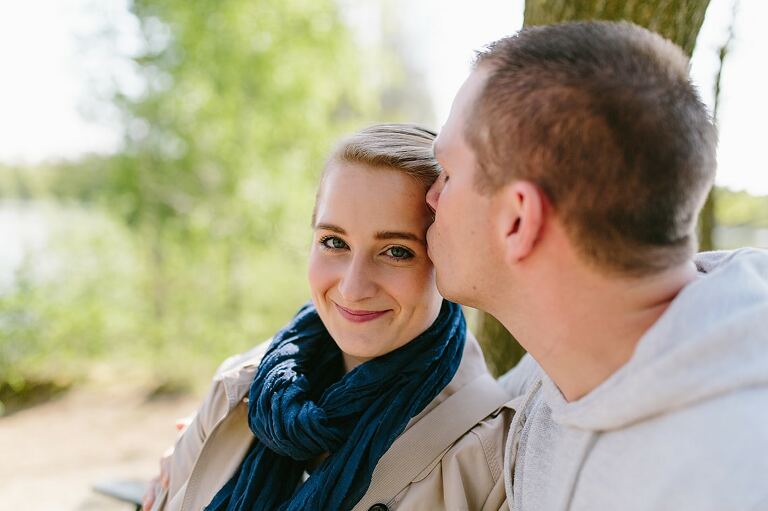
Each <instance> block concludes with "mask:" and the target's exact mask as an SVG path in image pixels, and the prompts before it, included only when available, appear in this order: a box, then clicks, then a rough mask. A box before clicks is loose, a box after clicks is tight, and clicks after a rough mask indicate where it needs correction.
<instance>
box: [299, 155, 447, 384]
mask: <svg viewBox="0 0 768 511" xmlns="http://www.w3.org/2000/svg"><path fill="white" fill-rule="evenodd" d="M425 193H426V190H425V189H424V187H423V186H422V185H421V184H419V182H418V181H416V180H415V179H414V178H412V177H410V176H407V175H406V174H404V173H403V172H401V171H398V170H389V169H386V168H371V167H369V166H367V165H364V164H359V163H345V162H332V163H331V164H330V165H329V167H328V169H327V170H326V174H325V178H324V180H323V183H322V189H321V191H320V195H319V198H318V203H317V207H316V210H315V225H314V240H313V244H312V249H311V251H310V258H309V285H310V288H311V291H312V300H313V301H314V303H315V306H316V307H317V310H318V313H319V314H320V318H321V319H322V320H323V323H324V324H325V326H326V328H327V329H328V331H329V332H330V334H331V336H332V337H333V339H334V340H335V341H336V343H337V344H338V345H339V348H341V351H342V352H343V353H344V362H345V365H346V368H347V370H350V369H352V368H353V367H355V366H357V365H359V364H361V363H362V362H365V361H366V360H370V359H372V358H375V357H378V356H381V355H384V354H386V353H389V352H390V351H393V350H395V349H397V348H399V347H400V346H403V345H404V344H407V343H408V342H409V341H411V340H412V339H414V338H415V337H416V336H417V335H419V334H420V333H422V332H423V331H424V330H426V329H427V328H428V327H429V326H430V325H431V324H432V323H433V322H434V320H435V319H436V318H437V315H438V313H439V311H440V305H441V302H442V298H441V297H440V295H439V294H438V292H437V287H436V285H435V273H434V269H433V267H432V262H431V261H430V260H429V258H428V257H427V246H426V232H427V228H428V227H429V224H430V222H431V219H432V216H431V212H430V211H429V209H428V208H427V205H426V202H425V200H424V197H425Z"/></svg>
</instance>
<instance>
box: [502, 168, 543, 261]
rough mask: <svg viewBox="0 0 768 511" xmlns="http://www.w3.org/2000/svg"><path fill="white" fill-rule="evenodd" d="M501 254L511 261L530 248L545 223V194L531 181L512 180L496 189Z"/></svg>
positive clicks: (522, 256) (519, 258) (521, 258)
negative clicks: (502, 250) (501, 242)
mask: <svg viewBox="0 0 768 511" xmlns="http://www.w3.org/2000/svg"><path fill="white" fill-rule="evenodd" d="M498 193H499V194H500V196H499V197H497V200H499V201H500V203H499V207H500V215H501V218H502V222H503V223H502V226H501V227H502V229H503V231H502V234H503V236H504V241H503V247H504V252H505V254H504V256H505V259H506V260H507V262H508V263H510V264H514V263H517V262H519V261H521V260H523V259H525V258H526V257H527V256H528V255H529V254H530V253H531V251H533V249H534V246H535V245H536V241H537V240H538V238H539V235H540V234H541V230H542V228H543V226H544V207H545V198H544V194H543V192H542V191H541V190H540V189H539V187H538V186H536V185H535V184H533V183H531V182H530V181H513V182H512V183H509V184H508V185H506V186H505V187H504V188H503V189H502V190H500V191H499V192H498Z"/></svg>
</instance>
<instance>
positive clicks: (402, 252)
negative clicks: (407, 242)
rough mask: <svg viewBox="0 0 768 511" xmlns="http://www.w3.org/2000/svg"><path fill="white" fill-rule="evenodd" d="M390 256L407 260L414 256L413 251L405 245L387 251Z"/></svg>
mask: <svg viewBox="0 0 768 511" xmlns="http://www.w3.org/2000/svg"><path fill="white" fill-rule="evenodd" d="M385 254H387V255H388V256H389V257H391V258H393V259H399V260H405V259H410V258H412V257H413V252H411V251H410V250H408V249H407V248H404V247H392V248H389V249H387V251H386V252H385Z"/></svg>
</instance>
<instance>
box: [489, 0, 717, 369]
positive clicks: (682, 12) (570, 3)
mask: <svg viewBox="0 0 768 511" xmlns="http://www.w3.org/2000/svg"><path fill="white" fill-rule="evenodd" d="M708 5H709V0H526V2H525V16H524V25H525V26H531V25H546V24H551V23H560V22H563V21H578V20H609V21H618V20H627V21H631V22H633V23H635V24H637V25H640V26H642V27H646V28H648V29H650V30H653V31H654V32H658V33H659V34H661V35H663V36H664V37H666V38H667V39H669V40H670V41H672V42H674V43H675V44H677V45H679V46H680V47H681V48H682V49H683V50H684V51H685V53H686V54H687V55H688V56H689V57H690V56H691V55H692V54H693V48H694V46H695V45H696V37H697V36H698V34H699V30H700V29H701V25H702V23H704V15H705V14H706V11H707V6H708ZM710 195H711V194H710ZM707 202H708V203H710V206H711V205H712V202H711V199H708V201H707ZM712 224H714V222H712ZM709 229H710V231H709V232H710V239H711V227H710V228H709ZM702 246H703V244H702ZM476 325H477V327H476V329H475V330H476V335H477V338H478V340H479V341H480V344H481V346H482V347H483V353H484V354H485V359H486V362H487V363H488V368H489V369H490V370H491V372H492V373H493V374H495V375H497V376H498V375H500V374H503V373H504V372H506V371H507V370H509V369H510V368H511V367H513V366H514V365H515V364H516V363H517V362H518V360H520V358H521V357H522V356H523V354H524V353H525V350H524V349H523V348H522V347H521V346H520V344H519V343H518V342H517V341H516V340H515V339H514V337H512V335H511V334H510V333H509V332H508V331H507V330H506V329H505V328H504V327H503V326H502V325H501V323H499V321H498V320H496V319H495V318H494V317H492V316H490V315H489V314H487V313H484V312H480V311H478V317H477V318H476Z"/></svg>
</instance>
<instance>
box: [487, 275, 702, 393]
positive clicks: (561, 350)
mask: <svg viewBox="0 0 768 511" xmlns="http://www.w3.org/2000/svg"><path fill="white" fill-rule="evenodd" d="M546 273H548V274H545V275H542V276H541V278H540V279H538V282H537V283H536V284H535V288H533V289H531V291H530V292H528V293H525V295H526V296H524V297H523V300H520V299H512V301H511V302H507V303H515V304H516V305H515V306H514V307H510V308H508V309H507V310H505V311H501V312H500V313H499V314H498V315H497V317H498V318H499V320H500V321H501V322H502V323H503V324H504V325H505V326H506V327H507V328H508V329H509V330H510V331H511V332H513V333H514V334H515V335H516V337H517V338H518V340H519V341H520V342H521V344H522V345H523V347H525V348H526V350H528V352H529V353H531V355H532V356H533V358H534V359H536V361H537V362H538V363H539V365H541V367H542V369H543V370H544V371H545V372H546V373H547V374H548V375H549V377H550V378H552V380H553V381H554V382H555V384H556V385H557V386H558V388H559V389H560V391H561V392H562V393H563V396H564V397H565V398H566V399H567V400H568V401H575V400H577V399H579V398H581V397H583V396H585V395H586V394H588V393H589V392H590V391H592V390H593V389H594V388H595V387H597V386H598V385H600V384H601V383H602V382H603V381H605V380H606V379H608V378H609V377H610V376H611V375H612V374H613V373H615V372H616V371H617V370H618V369H619V368H620V367H622V366H623V365H624V364H626V363H627V362H628V361H629V359H630V358H631V357H632V354H633V353H634V351H635V347H636V346H637V343H638V341H639V340H640V338H641V337H642V336H643V334H645V332H646V331H647V330H648V329H649V328H650V327H651V326H653V324H654V323H655V322H656V321H657V320H658V319H659V318H660V317H661V315H662V314H663V313H664V311H665V310H666V309H667V307H668V306H669V305H670V303H671V302H672V300H674V298H675V297H676V296H677V294H678V293H679V292H680V291H681V290H682V289H683V287H685V286H686V285H687V284H688V283H689V282H691V281H692V280H694V279H695V278H696V268H695V266H694V265H693V263H686V264H684V265H681V266H678V267H675V268H671V269H669V270H667V271H665V272H663V273H660V274H656V275H654V276H652V277H644V278H633V279H618V278H616V277H607V276H603V275H601V274H598V273H596V272H595V271H593V270H591V269H590V268H587V267H585V266H583V265H581V264H577V265H576V267H574V266H572V265H556V266H552V267H551V268H550V269H549V270H548V272H546ZM518 291H519V288H518ZM518 298H519V297H518Z"/></svg>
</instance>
